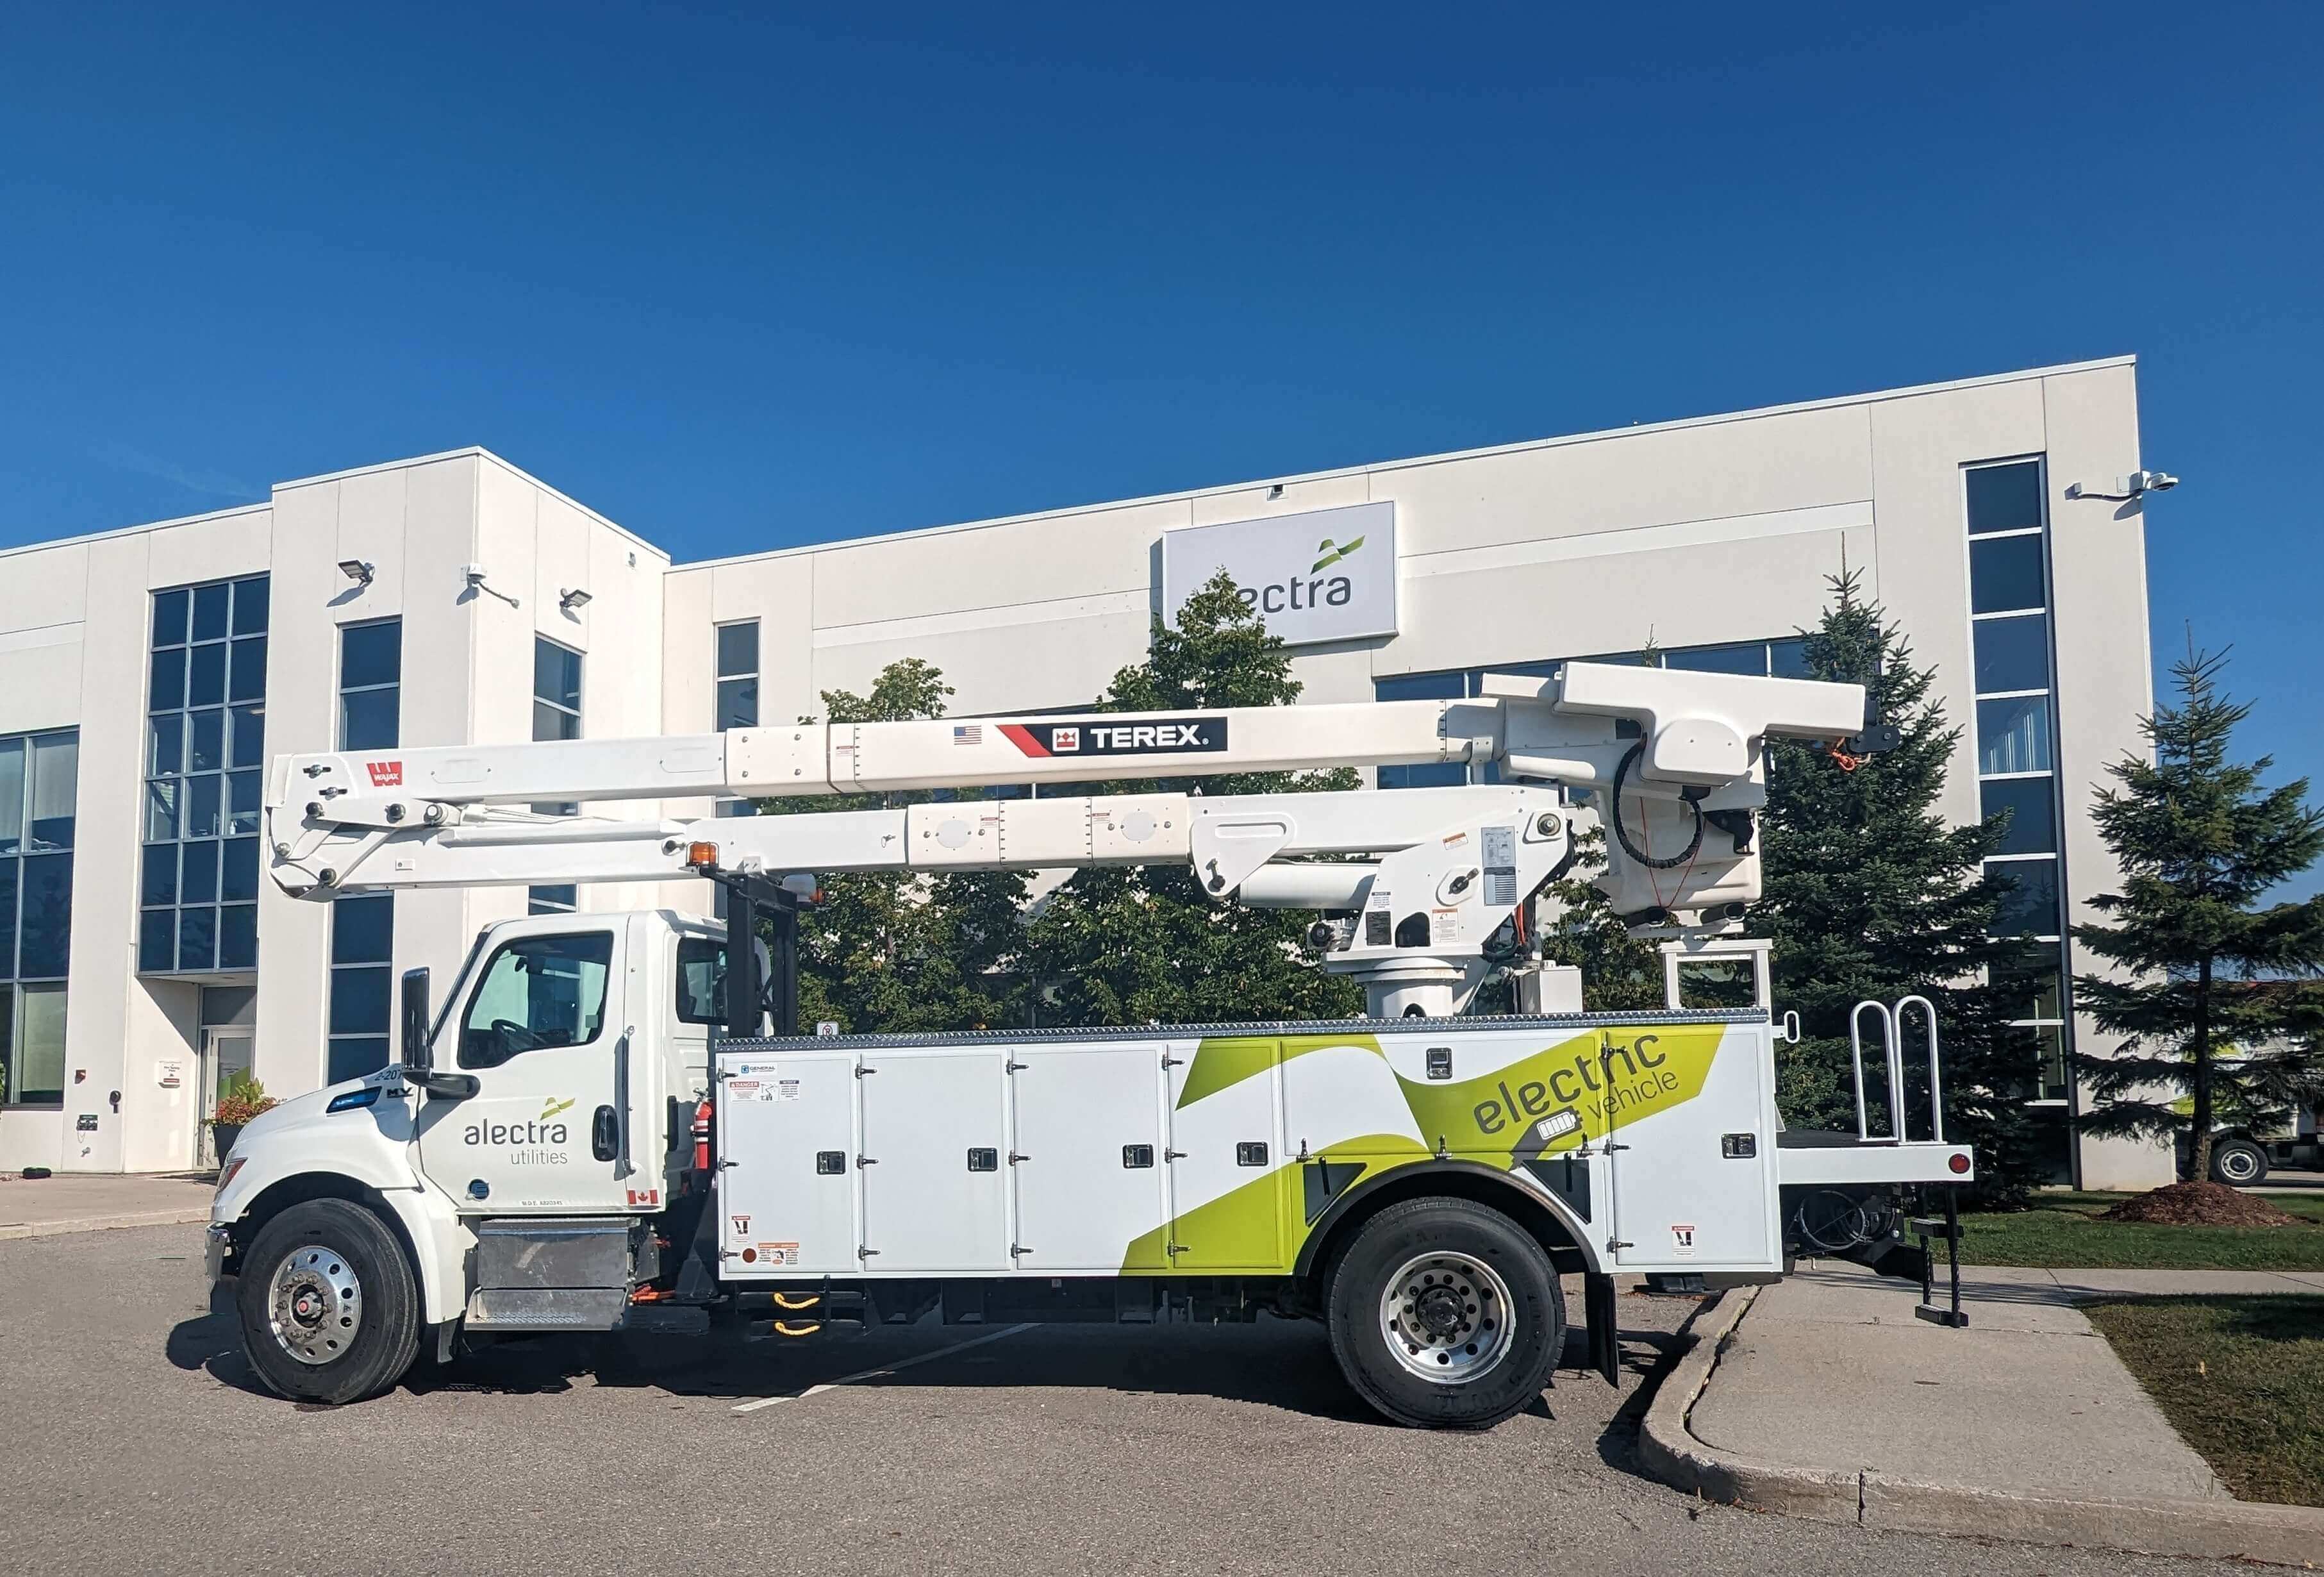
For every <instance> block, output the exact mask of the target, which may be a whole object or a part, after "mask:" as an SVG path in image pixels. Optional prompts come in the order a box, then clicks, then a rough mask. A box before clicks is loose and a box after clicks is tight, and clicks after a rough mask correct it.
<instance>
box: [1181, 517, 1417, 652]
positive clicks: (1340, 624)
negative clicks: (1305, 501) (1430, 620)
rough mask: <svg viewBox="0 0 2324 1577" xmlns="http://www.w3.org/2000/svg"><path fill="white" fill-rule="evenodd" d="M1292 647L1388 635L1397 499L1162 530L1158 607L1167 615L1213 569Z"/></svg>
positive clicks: (1392, 624) (1391, 630)
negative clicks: (1227, 578) (1228, 577)
mask: <svg viewBox="0 0 2324 1577" xmlns="http://www.w3.org/2000/svg"><path fill="white" fill-rule="evenodd" d="M1222 569H1223V570H1225V571H1226V572H1227V573H1228V574H1229V575H1231V576H1234V583H1235V585H1236V586H1239V587H1240V588H1241V590H1242V600H1243V601H1244V602H1246V603H1249V604H1250V605H1251V608H1252V610H1253V611H1254V612H1256V613H1259V614H1260V615H1261V616H1262V617H1264V618H1265V619H1266V620H1267V627H1268V630H1269V631H1270V632H1273V633H1275V634H1277V635H1280V636H1281V637H1283V639H1284V640H1286V641H1289V642H1290V643H1291V644H1292V645H1294V646H1308V645H1313V644H1314V642H1316V641H1351V640H1355V639H1358V638H1360V637H1362V636H1366V635H1393V634H1395V633H1396V505H1395V504H1393V503H1359V504H1352V505H1351V506H1349V507H1348V508H1346V509H1323V510H1315V511H1313V512H1309V513H1306V514H1296V515H1276V516H1273V517H1271V518H1269V519H1267V520H1263V521H1230V522H1228V523H1227V524H1225V525H1219V526H1195V527H1192V528H1190V529H1188V530H1183V531H1165V532H1164V533H1162V604H1163V606H1164V607H1165V608H1166V609H1167V611H1168V613H1169V615H1170V616H1171V617H1173V618H1176V616H1177V613H1178V609H1179V608H1180V606H1182V605H1183V604H1185V601H1186V599H1187V598H1188V597H1190V596H1193V595H1194V593H1195V592H1197V591H1199V590H1201V589H1202V586H1203V582H1205V581H1207V580H1209V579H1210V578H1211V576H1213V575H1216V574H1217V573H1218V572H1219V571H1220V570H1222Z"/></svg>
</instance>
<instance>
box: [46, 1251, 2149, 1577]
mask: <svg viewBox="0 0 2324 1577" xmlns="http://www.w3.org/2000/svg"><path fill="white" fill-rule="evenodd" d="M1622 1305H1623V1307H1622V1314H1623V1322H1624V1344H1623V1345H1624V1356H1625V1363H1626V1370H1627V1372H1626V1375H1625V1379H1624V1386H1623V1390H1622V1392H1621V1394H1620V1395H1619V1396H1616V1395H1615V1394H1614V1393H1612V1392H1611V1391H1609V1389H1608V1388H1607V1387H1606V1386H1605V1385H1604V1384H1603V1383H1602V1382H1601V1381H1600V1380H1598V1379H1596V1378H1595V1377H1594V1376H1591V1377H1584V1376H1582V1375H1579V1374H1574V1373H1563V1374H1561V1375H1560V1377H1559V1379H1558V1382H1557V1385H1556V1387H1555V1388H1554V1389H1553V1390H1551V1391H1550V1392H1548V1393H1546V1394H1545V1397H1544V1404H1543V1406H1541V1407H1539V1408H1538V1409H1537V1410H1535V1412H1532V1413H1528V1414H1526V1415H1525V1416H1519V1417H1518V1418H1516V1419H1514V1420H1512V1421H1511V1422H1510V1423H1508V1424H1507V1425H1503V1426H1502V1427H1501V1428H1499V1429H1498V1430H1495V1431H1493V1432H1491V1433H1489V1434H1483V1435H1452V1434H1425V1433H1419V1432H1415V1431H1410V1430H1404V1429H1398V1428H1396V1427H1393V1426H1390V1425H1385V1424H1381V1423H1379V1422H1378V1421H1377V1420H1375V1419H1374V1418H1373V1417H1372V1416H1371V1415H1369V1413H1367V1412H1365V1411H1363V1410H1362V1409H1361V1408H1360V1406H1359V1405H1358V1404H1356V1403H1355V1402H1354V1400H1353V1399H1352V1398H1351V1397H1350V1396H1349V1394H1348V1393H1347V1391H1346V1390H1345V1388H1343V1386H1342V1382H1341V1380H1340V1377H1339V1373H1338V1370H1337V1369H1335V1368H1334V1366H1333V1362H1332V1358H1331V1353H1330V1351H1329V1350H1328V1348H1327V1347H1326V1345H1325V1342H1324V1339H1323V1333H1322V1332H1321V1330H1320V1329H1319V1328H1316V1327H1313V1326H1307V1325H1296V1324H1280V1323H1263V1324H1260V1325H1257V1326H1235V1327H1192V1328H1189V1327H1173V1328H1164V1329H1160V1330H1125V1329H1117V1328H1112V1327H1103V1328H1093V1327H1084V1328H1070V1327H1068V1328H1057V1327H1047V1328H1035V1329H1029V1330H1022V1331H1017V1332H1014V1333H1010V1334H1006V1335H1000V1334H998V1333H994V1332H981V1331H978V1330H975V1329H973V1328H962V1327H954V1328H950V1329H945V1328H915V1329H911V1330H900V1331H888V1332H882V1333H877V1334H875V1335H872V1336H869V1337H865V1338H862V1339H858V1340H854V1341H847V1342H832V1343H830V1344H828V1345H788V1344H787V1345H785V1346H783V1347H780V1348H776V1347H774V1346H772V1345H770V1344H752V1345H750V1346H745V1347H741V1348H725V1349H715V1348H710V1347H706V1346H702V1345H697V1344H691V1343H687V1342H665V1343H660V1344H656V1345H635V1344H633V1345H632V1346H631V1347H630V1348H628V1349H626V1350H625V1351H620V1352H616V1353H613V1354H612V1355H611V1357H612V1361H611V1362H610V1364H607V1365H605V1366H604V1367H602V1368H601V1367H599V1365H600V1364H601V1362H603V1360H605V1359H606V1358H607V1356H608V1355H607V1354H606V1352H605V1351H604V1346H603V1345H602V1344H599V1343H594V1342H582V1341H578V1340H571V1339H555V1340H541V1341H536V1342H525V1343H519V1344H512V1345H507V1346H503V1347H500V1348H496V1349H493V1350H492V1351H489V1352H486V1353H483V1354H479V1355H477V1356H475V1357H474V1358H472V1359H469V1360H465V1361H464V1362H463V1363H462V1364H461V1365H459V1366H458V1367H457V1368H456V1369H452V1370H450V1371H448V1372H447V1373H445V1374H443V1375H441V1376H438V1377H435V1378H431V1379H426V1380H423V1381H421V1382H419V1383H416V1384H413V1385H410V1386H407V1387H405V1388H401V1389H399V1390H397V1391H396V1392H394V1393H392V1395H390V1396H388V1397H383V1398H381V1399H380V1400H377V1401H374V1402H370V1403H366V1404H364V1405H362V1406H355V1407H349V1408H342V1409H329V1408H319V1407H303V1406H293V1405H291V1404H290V1403H287V1402H283V1401H281V1400H279V1399H276V1398H275V1397H272V1396H268V1395H265V1394H262V1393H261V1392H260V1391H259V1390H258V1388H257V1386H256V1382H255V1380H254V1379H253V1378H252V1376H251V1375H250V1373H249V1370H248V1369H247V1368H246V1367H245V1366H244V1362H243V1360H242V1359H241V1357H240V1355H239V1353H238V1351H236V1340H235V1329H234V1323H233V1320H232V1317H231V1315H230V1314H222V1313H221V1314H213V1313H211V1312H210V1304H209V1298H208V1289H207V1288H206V1287H205V1286H204V1285H203V1283H202V1280H201V1229H200V1228H199V1227H198V1226H172V1227H154V1228H146V1229H140V1230H135V1231H109V1232H91V1233H83V1234H78V1235H75V1236H69V1237H60V1238H48V1239H32V1240H23V1241H17V1242H0V1333H5V1336H6V1340H5V1342H0V1423H5V1437H6V1442H7V1444H6V1451H5V1454H6V1459H7V1462H8V1467H7V1470H6V1473H5V1484H6V1489H5V1493H0V1571H5V1572H56V1571H60V1570H66V1569H69V1570H72V1571H74V1572H78V1573H106V1572H206V1573H207V1572H242V1571H248V1572H329V1573H332V1574H334V1577H351V1574H357V1573H366V1572H423V1571H424V1572H501V1573H527V1572H559V1573H582V1572H644V1571H650V1572H696V1571H701V1572H721V1573H726V1574H731V1573H733V1572H738V1571H768V1570H774V1571H800V1570H808V1569H818V1570H826V1571H848V1572H855V1571H865V1572H891V1571H892V1572H929V1571H946V1572H1084V1571H1086V1572H1106V1573H1109V1574H1111V1573H1122V1572H1270V1573H1282V1572H1333V1573H1339V1572H1386V1571H1397V1572H1412V1571H1415V1570H1422V1571H1425V1570H1438V1569H1446V1570H1449V1569H1452V1568H1455V1567H1474V1568H1480V1569H1489V1570H1506V1569H1508V1568H1510V1567H1511V1566H1513V1565H1516V1564H1517V1563H1525V1564H1538V1565H1540V1566H1542V1567H1543V1568H1544V1569H1548V1568H1549V1567H1550V1565H1551V1563H1554V1567H1555V1568H1556V1569H1569V1568H1572V1569H1588V1570H1591V1571H1594V1572H1642V1573H1644V1572H1655V1573H1665V1572H1671V1571H1674V1570H1687V1571H1692V1572H1706V1571H1707V1572H1753V1573H1764V1572H1769V1571H1781V1572H1831V1573H1835V1574H1840V1573H1846V1574H1848V1577H1856V1574H1858V1573H1860V1572H1863V1571H1865V1570H1867V1569H1869V1568H1871V1567H1873V1566H1875V1565H1876V1564H1880V1563H1903V1562H1907V1561H1909V1562H1912V1563H1914V1567H1913V1569H1914V1570H1915V1571H1919V1572H2027V1573H2031V1572H2056V1573H2066V1572H2092V1573H2097V1572H2136V1571H2140V1570H2142V1569H2145V1568H2149V1567H2151V1568H2153V1569H2154V1570H2157V1571H2162V1570H2166V1569H2167V1570H2171V1571H2175V1572H2185V1571H2186V1570H2188V1568H2189V1563H2185V1562H2168V1563H2166V1562H2159V1561H2157V1562H2147V1561H2142V1560H2139V1559H2137V1558H2135V1557H2126V1556H2120V1555H2113V1554H2107V1553H2104V1552H2085V1551H2077V1550H2058V1549H2037V1548H2031V1547H2022V1546H2016V1545H1986V1544H1981V1543H1978V1542H1973V1541H1963V1540H1946V1539H1925V1538H1905V1537H1901V1536H1897V1535H1877V1534H1870V1533H1866V1532H1864V1531H1862V1530H1858V1529H1853V1528H1848V1527H1835V1526H1824V1525H1821V1524H1814V1523H1804V1522H1797V1521H1792V1520H1788V1519H1785V1518H1781V1517H1764V1516H1758V1515H1756V1514H1753V1513H1748V1512H1743V1511H1737V1510H1732V1509H1729V1508H1722V1507H1706V1506H1701V1505H1698V1504H1697V1503H1695V1502H1693V1501H1692V1500H1690V1499H1686V1498H1684V1497H1682V1496H1680V1495H1678V1494H1676V1493H1675V1492H1674V1491H1672V1490H1669V1489H1665V1488H1663V1487H1662V1486H1660V1485H1657V1484H1655V1483H1652V1482H1649V1481H1647V1480H1644V1479H1641V1478H1639V1477H1638V1476H1637V1474H1636V1473H1635V1472H1634V1471H1632V1470H1631V1469H1630V1467H1629V1466H1628V1462H1629V1456H1630V1450H1631V1441H1632V1438H1633V1436H1634V1434H1635V1416H1636V1414H1637V1410H1638V1409H1639V1407H1640V1406H1642V1397H1643V1394H1644V1391H1645V1387H1646V1383H1647V1382H1648V1381H1649V1380H1650V1378H1651V1376H1652V1373H1653V1371H1654V1370H1655V1367H1656V1366H1657V1364H1658V1363H1659V1362H1660V1361H1661V1360H1662V1359H1663V1357H1664V1355H1665V1353H1666V1352H1667V1351H1669V1349H1670V1346H1671V1341H1672V1337H1671V1333H1673V1332H1674V1331H1675V1330H1676V1328H1677V1327H1678V1326H1679V1325H1680V1324H1681V1323H1683V1320H1684V1319H1685V1317H1686V1315H1687V1314H1688V1313H1689V1312H1691V1309H1692V1305H1691V1304H1690V1303H1687V1302H1684V1301H1680V1300H1670V1299H1658V1298H1645V1297H1635V1296H1634V1297H1628V1298H1625V1299H1623V1300H1622ZM220 1306H221V1307H223V1306H224V1305H220ZM980 1336H982V1337H988V1338H991V1339H990V1340H984V1341H982V1342H979V1343H978V1344H976V1345H973V1346H964V1345H962V1343H964V1342H972V1341H974V1340H975V1339H976V1338H978V1337H980ZM1572 1352H1573V1353H1574V1354H1575V1355H1577V1356H1578V1353H1579V1346H1578V1342H1577V1344H1576V1346H1575V1347H1574V1348H1573V1349H1572ZM913 1360H924V1361H913ZM880 1369H886V1370H887V1371H888V1372H885V1373H878V1372H875V1373H871V1374H864V1373H863V1371H866V1370H880ZM853 1376H860V1377H861V1378H855V1379H850V1378H849V1377H853ZM837 1381H844V1382H845V1383H837V1384H835V1383H833V1382H837ZM818 1385H826V1386H829V1388H827V1389H822V1390H813V1389H812V1388H814V1387H816V1386H818ZM808 1393H811V1394H808ZM777 1398H779V1399H777ZM754 1403H755V1404H761V1405H758V1406H752V1404H754ZM1891 1569H1895V1568H1894V1567H1892V1568H1891Z"/></svg>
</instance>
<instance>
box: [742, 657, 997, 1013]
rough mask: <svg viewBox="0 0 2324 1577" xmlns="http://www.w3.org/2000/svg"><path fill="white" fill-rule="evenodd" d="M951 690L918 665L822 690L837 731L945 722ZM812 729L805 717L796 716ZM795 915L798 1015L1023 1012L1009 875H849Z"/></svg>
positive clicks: (896, 665)
mask: <svg viewBox="0 0 2324 1577" xmlns="http://www.w3.org/2000/svg"><path fill="white" fill-rule="evenodd" d="M952 693H953V689H952V687H951V686H950V685H947V684H945V682H944V675H943V674H942V673H941V672H939V671H938V670H937V669H936V668H934V667H933V666H931V665H930V664H928V663H926V662H922V661H921V660H919V659H918V658H906V659H902V660H900V661H898V662H892V663H890V664H889V665H888V666H887V668H886V669H882V670H881V674H880V677H879V678H878V679H877V680H875V681H874V682H873V684H872V686H871V694H870V695H868V696H858V695H854V694H853V693H851V692H849V691H846V690H825V692H824V693H823V704H824V706H825V709H826V711H827V712H828V714H829V721H831V722H833V723H886V722H899V721H904V720H908V719H911V718H924V717H941V716H943V715H945V700H946V698H947V697H949V696H951V695H952ZM799 721H801V722H802V723H812V722H814V721H815V719H813V718H801V719H800V720H799ZM931 798H937V796H935V795H930V794H927V793H914V794H846V795H839V796H832V795H817V796H799V797H796V798H782V799H768V800H761V801H760V803H759V809H760V814H761V815H767V816H783V815H795V814H799V813H816V812H825V811H837V810H880V809H893V808H895V807H899V806H904V805H910V804H916V803H919V802H922V801H925V800H927V799H931ZM822 884H823V897H822V900H821V901H820V902H818V903H816V904H815V905H814V906H812V907H810V908H803V909H801V910H800V911H799V917H798V961H799V1017H800V1019H802V1020H804V1021H806V1022H809V1023H812V1022H815V1021H816V1020H818V1019H832V1020H834V1021H835V1022H836V1023H837V1024H838V1025H839V1027H840V1028H841V1029H842V1030H844V1031H846V1032H848V1033H851V1034H889V1033H906V1032H911V1031H921V1030H926V1031H936V1030H954V1029H982V1028H995V1027H999V1026H1002V1025H1007V1024H1012V1023H1015V1022H1017V1021H1018V1019H1019V1017H1020V1016H1021V1009H1020V1007H1019V982H1017V981H1016V979H1015V978H1014V977H1013V976H1012V975H1011V974H1010V973H1008V972H1007V966H1008V964H1009V963H1010V959H1011V957H1012V955H1013V954H1015V952H1016V949H1017V945H1018V939H1019V910H1020V908H1021V907H1022V905H1023V904H1024V901H1025V899H1026V895H1027V883H1026V879H1025V877H1024V876H1023V875H1022V874H1021V873H1019V872H1015V871H952V872H945V873H940V874H927V873H923V872H894V873H891V872H887V871H855V872H843V873H836V874H833V875H829V876H825V877H823V878H822Z"/></svg>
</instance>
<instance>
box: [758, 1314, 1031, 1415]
mask: <svg viewBox="0 0 2324 1577" xmlns="http://www.w3.org/2000/svg"><path fill="white" fill-rule="evenodd" d="M1034 1323H1035V1322H1033V1321H1031V1320H1028V1321H1026V1322H1025V1323H1023V1324H1021V1325H1010V1326H1009V1327H1008V1328H1007V1329H1006V1330H1001V1331H988V1332H986V1333H984V1334H983V1335H982V1336H976V1337H972V1338H970V1339H969V1340H968V1341H966V1342H954V1343H953V1344H952V1345H951V1346H949V1347H939V1348H937V1349H936V1351H934V1352H923V1353H921V1354H920V1355H919V1356H918V1358H907V1359H905V1360H902V1361H901V1362H899V1363H883V1364H881V1366H880V1367H879V1368H878V1369H859V1370H858V1371H857V1372H855V1373H853V1374H844V1375H841V1376H840V1377H839V1378H838V1379H835V1380H825V1382H824V1383H823V1384H821V1385H819V1386H809V1387H807V1389H805V1390H803V1391H801V1392H799V1393H798V1395H797V1396H795V1397H760V1398H759V1399H758V1400H757V1401H755V1402H737V1403H736V1404H735V1405H734V1409H733V1410H734V1411H735V1412H737V1413H755V1412H757V1411H758V1410H759V1409H760V1408H761V1407H771V1406H775V1405H776V1404H777V1403H778V1402H804V1401H805V1400H807V1398H808V1397H812V1396H816V1395H818V1394H820V1393H822V1392H824V1391H828V1390H833V1389H835V1388H838V1387H840V1386H852V1385H853V1384H854V1383H855V1382H856V1381H857V1380H866V1379H879V1378H880V1377H881V1375H883V1374H894V1373H895V1372H896V1371H897V1370H898V1369H909V1368H911V1367H912V1366H913V1365H914V1364H919V1363H934V1362H935V1361H936V1360H937V1359H939V1358H949V1357H951V1356H952V1355H953V1354H954V1353H955V1352H965V1351H968V1350H969V1349H970V1348H972V1347H982V1346H983V1345H984V1344H985V1343H986V1342H998V1341H1000V1340H1001V1338H1002V1337H1003V1336H1014V1335H1015V1334H1017V1333H1018V1332H1019V1331H1029V1330H1031V1329H1032V1328H1033V1325H1034Z"/></svg>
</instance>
